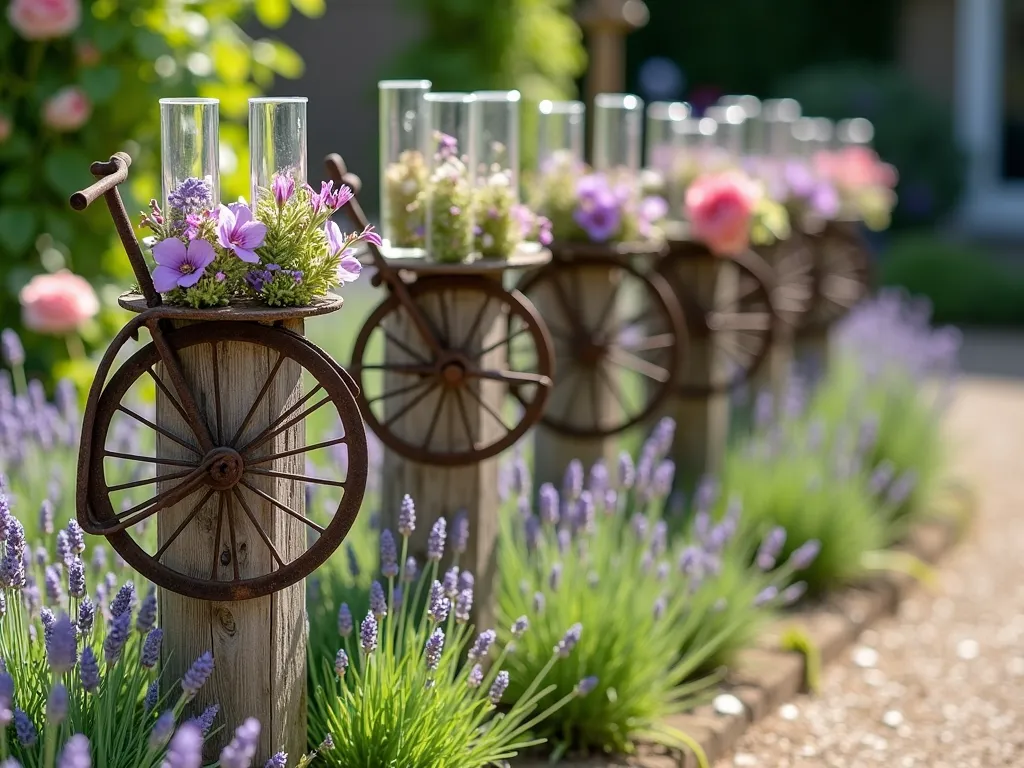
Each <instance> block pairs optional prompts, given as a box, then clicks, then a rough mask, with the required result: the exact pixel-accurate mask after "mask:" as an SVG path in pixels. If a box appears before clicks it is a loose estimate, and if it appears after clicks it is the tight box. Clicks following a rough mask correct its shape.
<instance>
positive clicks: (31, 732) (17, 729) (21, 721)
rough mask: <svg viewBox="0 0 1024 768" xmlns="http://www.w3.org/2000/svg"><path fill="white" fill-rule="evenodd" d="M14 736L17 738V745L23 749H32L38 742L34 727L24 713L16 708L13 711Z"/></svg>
mask: <svg viewBox="0 0 1024 768" xmlns="http://www.w3.org/2000/svg"><path fill="white" fill-rule="evenodd" d="M14 734H15V736H17V737H18V743H19V744H21V746H23V747H33V746H35V744H36V742H37V741H38V740H39V734H38V733H37V732H36V727H35V725H34V724H33V723H32V721H31V720H30V719H29V717H28V715H26V714H25V711H24V710H22V709H18V708H17V707H16V708H15V709H14Z"/></svg>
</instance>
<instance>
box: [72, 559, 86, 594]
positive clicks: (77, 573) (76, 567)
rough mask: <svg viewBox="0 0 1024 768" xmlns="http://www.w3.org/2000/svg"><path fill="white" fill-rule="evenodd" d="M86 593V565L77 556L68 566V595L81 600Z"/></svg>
mask: <svg viewBox="0 0 1024 768" xmlns="http://www.w3.org/2000/svg"><path fill="white" fill-rule="evenodd" d="M85 592H86V587H85V563H83V562H82V560H81V558H80V557H78V556H77V555H76V556H75V558H74V560H72V561H71V564H70V565H69V566H68V594H70V595H71V596H72V597H74V598H76V599H78V600H81V599H82V598H83V597H85Z"/></svg>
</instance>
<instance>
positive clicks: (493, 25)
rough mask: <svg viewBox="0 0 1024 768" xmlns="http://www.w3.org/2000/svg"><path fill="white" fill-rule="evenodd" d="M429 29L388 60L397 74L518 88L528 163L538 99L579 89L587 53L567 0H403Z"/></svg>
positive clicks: (461, 86)
mask: <svg viewBox="0 0 1024 768" xmlns="http://www.w3.org/2000/svg"><path fill="white" fill-rule="evenodd" d="M404 6H405V7H406V8H408V9H409V10H410V11H412V12H414V13H417V14H418V15H419V16H420V17H421V18H422V20H423V23H424V26H425V27H426V32H425V34H424V36H423V38H422V39H420V40H419V41H417V42H416V43H415V44H414V45H412V46H411V47H409V48H408V49H407V50H406V51H405V52H404V53H403V54H402V55H401V56H400V57H399V58H398V60H397V61H396V62H395V63H394V65H393V66H392V67H391V72H390V74H392V75H393V76H395V77H405V78H410V77H412V78H427V79H429V80H431V81H432V82H433V87H434V90H436V91H475V90H502V89H510V88H517V89H519V90H520V91H521V92H522V94H523V99H524V103H523V109H522V114H523V131H522V134H521V135H522V136H523V147H522V155H521V156H522V158H523V162H524V164H525V165H527V166H529V164H530V163H531V162H532V157H533V152H534V149H535V138H534V137H535V136H536V130H535V127H536V119H537V118H536V105H537V103H538V102H539V101H541V100H542V99H566V98H570V97H572V96H573V94H574V93H575V91H576V85H575V78H576V77H578V76H579V75H580V74H582V72H583V69H584V66H585V61H586V57H585V54H584V50H583V45H582V34H581V32H580V30H579V27H578V26H577V25H576V22H575V21H574V20H573V18H572V16H571V11H572V2H571V0H494V2H479V0H404Z"/></svg>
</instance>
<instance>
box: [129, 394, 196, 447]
mask: <svg viewBox="0 0 1024 768" xmlns="http://www.w3.org/2000/svg"><path fill="white" fill-rule="evenodd" d="M117 410H119V411H121V413H124V414H127V415H128V416H131V417H132V418H133V419H135V420H136V421H137V422H139V423H140V424H145V425H146V426H147V427H149V428H150V429H152V430H153V431H154V432H157V433H159V434H161V435H163V436H164V437H166V438H167V439H168V440H173V441H174V442H176V443H177V444H178V445H180V446H181V447H182V448H187V449H188V450H190V451H192V453H194V454H195V455H196V456H202V453H201V452H200V451H199V449H198V448H196V447H195V446H194V445H189V444H188V443H186V442H185V441H184V440H182V439H181V438H180V437H178V436H177V435H175V434H174V433H173V432H170V431H169V430H166V429H164V428H163V427H159V426H157V425H156V424H154V423H153V422H152V421H150V420H149V419H147V418H145V417H144V416H140V415H139V414H137V413H136V412H135V411H133V410H132V409H131V408H125V407H124V406H123V405H120V404H119V405H118V406H117Z"/></svg>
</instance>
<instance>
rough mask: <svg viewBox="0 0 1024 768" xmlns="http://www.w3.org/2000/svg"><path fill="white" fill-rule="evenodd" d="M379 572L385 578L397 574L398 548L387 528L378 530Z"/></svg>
mask: <svg viewBox="0 0 1024 768" xmlns="http://www.w3.org/2000/svg"><path fill="white" fill-rule="evenodd" d="M380 572H381V573H382V574H383V575H384V578H386V579H393V578H394V577H395V576H397V575H398V548H397V547H396V546H395V537H394V536H393V535H392V534H391V531H389V530H388V529H387V528H385V529H384V530H383V531H381V532H380Z"/></svg>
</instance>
